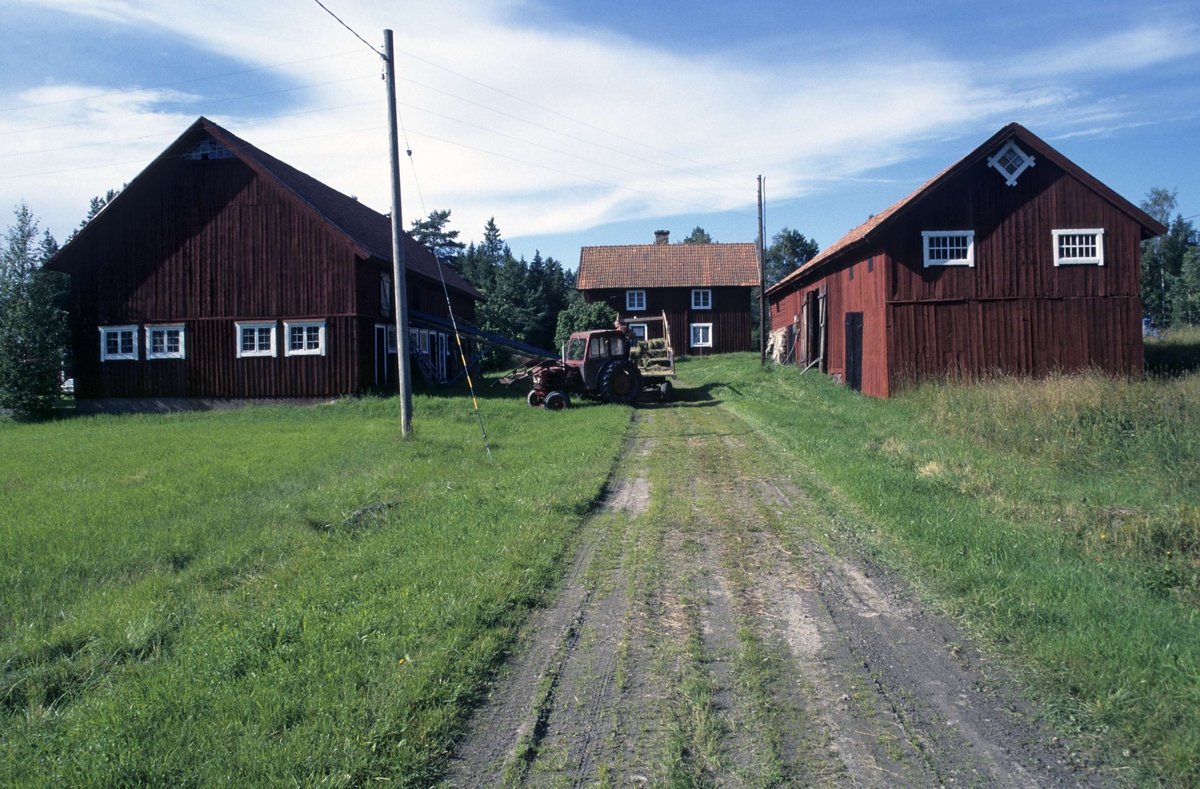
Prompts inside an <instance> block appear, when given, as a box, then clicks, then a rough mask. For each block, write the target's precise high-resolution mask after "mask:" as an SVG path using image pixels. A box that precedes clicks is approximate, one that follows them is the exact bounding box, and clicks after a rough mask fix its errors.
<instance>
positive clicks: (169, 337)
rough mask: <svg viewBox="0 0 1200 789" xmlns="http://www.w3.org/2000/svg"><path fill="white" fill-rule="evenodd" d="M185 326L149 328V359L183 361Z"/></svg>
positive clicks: (147, 354) (147, 333)
mask: <svg viewBox="0 0 1200 789" xmlns="http://www.w3.org/2000/svg"><path fill="white" fill-rule="evenodd" d="M183 353H184V347H183V326H182V325H176V326H147V327H146V358H147V359H182V358H184V357H183Z"/></svg>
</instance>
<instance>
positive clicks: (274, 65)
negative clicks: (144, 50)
mask: <svg viewBox="0 0 1200 789" xmlns="http://www.w3.org/2000/svg"><path fill="white" fill-rule="evenodd" d="M359 51H360V50H357V49H356V50H354V51H352V52H338V53H336V54H333V55H321V56H320V57H315V58H305V59H304V60H289V61H288V62H286V63H272V64H271V65H269V66H258V67H256V68H248V69H242V70H240V71H226V72H224V73H222V74H210V75H208V76H206V77H192V78H190V79H180V80H176V81H174V82H163V83H160V84H158V85H146V86H145V87H140V88H126V89H124V90H110V91H108V92H107V93H93V94H92V95H90V96H76V97H75V98H71V99H59V100H58V101H43V102H41V103H40V104H23V105H21V106H20V107H4V108H2V109H0V112H16V111H17V110H31V109H35V108H37V107H53V106H56V105H59V104H70V103H71V102H74V101H88V100H90V99H102V98H105V97H107V96H122V95H124V94H127V93H137V92H139V91H143V90H158V89H159V88H173V87H175V86H176V85H187V84H189V83H192V82H203V81H205V80H209V79H222V78H224V77H236V76H238V75H241V74H252V73H254V72H256V71H267V70H269V69H274V68H284V67H286V66H296V65H299V64H301V63H313V62H315V61H318V60H329V59H330V58H341V57H345V56H347V55H357V54H358V53H359Z"/></svg>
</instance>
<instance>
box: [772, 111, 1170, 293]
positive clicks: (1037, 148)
mask: <svg viewBox="0 0 1200 789" xmlns="http://www.w3.org/2000/svg"><path fill="white" fill-rule="evenodd" d="M1013 137H1015V138H1017V139H1019V140H1020V141H1021V142H1022V143H1024V144H1026V145H1028V146H1029V149H1030V150H1031V151H1033V152H1035V153H1037V154H1039V155H1041V156H1045V157H1046V158H1047V159H1049V160H1050V161H1052V162H1054V163H1055V164H1056V165H1058V166H1059V167H1061V168H1062V169H1063V170H1066V171H1067V172H1069V173H1070V174H1071V175H1073V176H1074V177H1075V178H1077V179H1079V180H1080V181H1082V182H1083V183H1084V184H1085V185H1087V186H1089V187H1091V188H1092V189H1093V190H1094V191H1096V192H1097V193H1099V194H1100V196H1101V197H1103V198H1105V199H1106V200H1108V201H1109V202H1110V203H1112V204H1113V205H1115V206H1116V207H1117V208H1118V209H1120V210H1121V211H1124V212H1125V213H1126V214H1129V215H1130V216H1131V217H1132V218H1133V219H1134V220H1136V221H1137V222H1140V223H1141V225H1142V227H1143V228H1144V229H1145V233H1144V235H1145V237H1146V238H1152V237H1153V236H1158V235H1162V234H1163V233H1165V232H1167V229H1166V228H1165V227H1163V226H1162V225H1161V224H1159V223H1158V222H1157V221H1156V220H1155V219H1153V218H1152V217H1151V216H1149V215H1148V214H1147V213H1146V212H1145V211H1143V210H1142V209H1140V208H1138V207H1137V206H1135V205H1134V204H1133V203H1131V202H1129V201H1128V200H1126V199H1125V198H1123V197H1121V196H1120V195H1119V194H1117V193H1116V192H1114V191H1113V190H1112V189H1110V188H1108V187H1107V186H1105V185H1104V184H1102V183H1101V182H1100V181H1098V180H1097V179H1096V178H1095V176H1092V175H1091V174H1089V173H1087V172H1085V171H1084V170H1083V168H1081V167H1080V166H1079V165H1077V164H1075V163H1074V162H1072V161H1071V160H1070V159H1068V158H1067V157H1065V156H1063V155H1062V154H1061V153H1059V152H1058V151H1056V150H1054V149H1053V148H1051V147H1050V145H1049V144H1047V143H1046V142H1045V141H1043V140H1042V139H1041V138H1040V137H1038V136H1037V135H1035V134H1034V133H1033V132H1031V131H1029V130H1028V129H1026V128H1025V127H1024V126H1022V125H1021V124H1019V123H1010V124H1008V125H1007V126H1005V127H1004V128H1003V129H1001V130H1000V131H998V132H996V133H995V134H994V135H992V136H991V137H990V138H989V139H988V141H987V142H985V143H984V144H983V145H980V146H979V147H978V148H976V149H975V150H973V151H971V152H970V153H969V154H967V155H966V156H964V157H963V158H961V159H959V160H958V161H957V162H955V163H954V164H952V165H950V166H949V167H947V168H946V169H945V170H942V171H941V172H940V173H938V174H937V175H935V176H934V177H933V178H930V179H929V180H928V181H926V182H925V183H924V184H922V185H921V186H920V188H918V189H917V190H916V191H915V192H913V193H912V194H910V195H909V196H908V197H905V198H904V199H903V200H900V201H898V202H896V203H893V204H892V205H890V206H888V207H887V208H885V209H884V210H882V211H880V212H879V213H878V214H876V215H875V216H873V217H871V218H870V219H868V220H867V221H866V222H863V223H862V224H861V225H859V226H858V227H856V228H854V229H853V230H851V231H850V232H849V233H847V234H846V235H844V236H842V237H841V238H839V239H838V240H837V241H836V242H834V243H833V244H831V245H830V246H828V247H827V248H826V249H825V250H824V251H822V252H821V254H819V255H817V256H816V257H814V258H813V259H812V260H810V261H808V262H807V263H805V264H804V265H802V266H801V267H800V268H798V269H796V270H795V271H793V272H792V273H791V274H788V275H787V276H786V277H784V278H783V279H781V280H780V281H779V282H777V283H775V284H774V285H772V286H771V287H769V288H767V295H768V296H769V295H771V294H773V293H776V292H778V291H780V290H782V289H783V288H786V287H787V286H788V285H790V284H791V283H793V282H795V281H796V280H798V279H800V278H802V277H804V276H806V275H807V274H808V272H810V271H813V270H815V269H816V268H817V267H818V266H822V265H825V264H827V263H830V262H832V261H833V260H834V259H836V258H838V257H839V256H841V255H842V253H844V252H847V251H849V250H851V249H854V248H856V247H859V246H862V245H863V244H867V243H870V241H871V238H870V236H871V234H872V233H874V232H875V231H876V230H878V229H879V228H881V227H882V226H884V225H885V224H890V222H891V220H892V219H894V218H895V217H897V216H899V215H901V214H902V213H904V211H906V210H907V209H908V208H909V207H911V206H912V205H913V204H915V203H917V202H918V201H919V200H920V199H921V198H922V197H924V196H925V195H927V194H928V193H930V192H932V191H933V190H934V189H936V188H938V187H939V186H941V185H942V184H943V183H945V182H946V181H948V180H949V179H950V178H951V177H953V176H955V175H958V174H959V173H961V172H962V171H963V170H965V169H967V168H968V167H970V166H971V165H973V164H975V162H977V161H979V160H980V159H982V158H984V157H986V156H988V155H989V154H992V153H994V152H995V151H996V149H997V147H998V146H999V145H1001V144H1002V143H1004V142H1006V141H1007V140H1009V139H1010V138H1013Z"/></svg>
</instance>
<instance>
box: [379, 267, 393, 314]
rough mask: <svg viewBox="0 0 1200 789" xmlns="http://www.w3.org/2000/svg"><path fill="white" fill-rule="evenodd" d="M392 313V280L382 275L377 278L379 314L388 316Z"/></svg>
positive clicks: (388, 276) (389, 276) (387, 275)
mask: <svg viewBox="0 0 1200 789" xmlns="http://www.w3.org/2000/svg"><path fill="white" fill-rule="evenodd" d="M391 312H392V278H391V275H389V274H384V275H383V276H382V277H380V278H379V314H380V315H390V314H391Z"/></svg>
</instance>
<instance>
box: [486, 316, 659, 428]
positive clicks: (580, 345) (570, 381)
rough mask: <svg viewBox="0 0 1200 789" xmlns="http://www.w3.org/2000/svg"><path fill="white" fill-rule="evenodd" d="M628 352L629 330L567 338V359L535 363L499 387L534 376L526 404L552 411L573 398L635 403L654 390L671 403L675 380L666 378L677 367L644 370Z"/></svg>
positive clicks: (519, 371)
mask: <svg viewBox="0 0 1200 789" xmlns="http://www.w3.org/2000/svg"><path fill="white" fill-rule="evenodd" d="M629 351H630V336H629V334H628V333H627V332H626V330H624V329H598V330H595V331H581V332H575V333H574V334H572V335H571V337H570V339H568V340H567V344H566V346H565V352H564V354H563V358H561V359H531V360H530V361H528V362H526V363H525V364H524V365H523V366H521V367H519V368H517V369H516V370H513V371H512V372H511V373H509V374H508V375H506V376H505V377H504V378H501V379H500V383H502V384H505V385H508V384H511V383H515V382H516V381H520V380H523V379H525V378H529V379H530V383H531V388H530V390H529V395H528V396H527V398H526V401H527V402H528V403H529V404H530V405H531V406H535V407H536V406H543V407H545V408H546V409H547V410H550V411H561V410H563V409H564V408H567V407H568V406H570V405H571V395H572V394H575V395H578V396H580V397H585V398H589V399H603V400H605V401H607V402H610V403H626V404H630V405H632V404H633V403H636V402H637V401H638V398H640V397H641V395H642V392H643V391H645V390H649V391H653V392H656V393H657V394H658V395H659V397H661V398H662V399H663V400H664V401H665V400H669V399H670V397H671V382H670V381H669V380H667V377H668V376H673V375H674V374H675V373H674V365H673V364H672V365H671V366H670V368H655V369H642V368H639V367H638V366H637V364H635V363H634V362H633V361H631V360H630V358H629ZM672 361H673V360H672Z"/></svg>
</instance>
